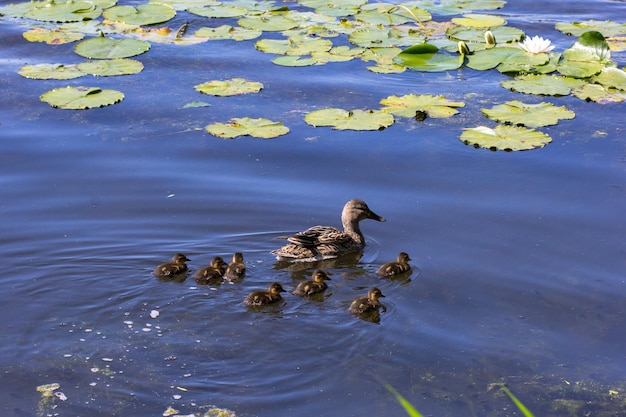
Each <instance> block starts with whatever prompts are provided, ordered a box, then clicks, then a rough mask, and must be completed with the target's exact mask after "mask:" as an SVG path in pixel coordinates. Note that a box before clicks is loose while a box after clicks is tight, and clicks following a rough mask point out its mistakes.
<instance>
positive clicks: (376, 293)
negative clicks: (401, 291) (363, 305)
mask: <svg viewBox="0 0 626 417" xmlns="http://www.w3.org/2000/svg"><path fill="white" fill-rule="evenodd" d="M384 297H385V296H384V295H383V292H382V291H381V290H379V289H378V288H376V287H373V288H370V290H369V291H368V292H367V298H368V299H369V300H371V301H377V300H378V299H379V298H384Z"/></svg>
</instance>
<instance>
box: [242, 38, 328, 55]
mask: <svg viewBox="0 0 626 417" xmlns="http://www.w3.org/2000/svg"><path fill="white" fill-rule="evenodd" d="M254 46H255V48H256V49H258V50H259V51H261V52H266V53H270V54H279V55H310V54H311V53H313V52H323V51H329V50H330V49H331V48H332V47H333V43H332V42H331V41H329V40H328V39H321V38H313V37H310V36H301V35H298V36H291V37H290V38H289V39H261V40H260V41H258V42H256V43H255V44H254Z"/></svg>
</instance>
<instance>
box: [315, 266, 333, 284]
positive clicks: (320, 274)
mask: <svg viewBox="0 0 626 417" xmlns="http://www.w3.org/2000/svg"><path fill="white" fill-rule="evenodd" d="M326 280H328V281H331V279H330V278H329V277H328V274H327V273H326V272H324V271H322V270H321V269H318V270H317V271H315V272H314V273H313V281H315V282H319V283H322V282H324V281H326Z"/></svg>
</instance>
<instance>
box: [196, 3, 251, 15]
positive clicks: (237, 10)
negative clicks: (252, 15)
mask: <svg viewBox="0 0 626 417" xmlns="http://www.w3.org/2000/svg"><path fill="white" fill-rule="evenodd" d="M187 11H188V12H189V13H193V14H196V15H198V16H204V17H211V18H226V17H242V16H245V15H246V13H248V9H246V8H245V7H241V6H232V5H228V4H219V5H218V4H216V5H214V6H206V7H190V8H188V9H187Z"/></svg>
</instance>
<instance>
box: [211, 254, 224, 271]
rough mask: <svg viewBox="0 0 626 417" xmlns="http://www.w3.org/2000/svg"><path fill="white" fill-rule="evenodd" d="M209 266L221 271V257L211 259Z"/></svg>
mask: <svg viewBox="0 0 626 417" xmlns="http://www.w3.org/2000/svg"><path fill="white" fill-rule="evenodd" d="M211 266H212V267H213V268H215V269H222V266H224V259H223V258H222V257H221V256H215V257H213V258H212V259H211Z"/></svg>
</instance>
